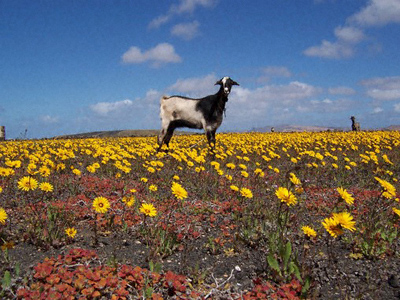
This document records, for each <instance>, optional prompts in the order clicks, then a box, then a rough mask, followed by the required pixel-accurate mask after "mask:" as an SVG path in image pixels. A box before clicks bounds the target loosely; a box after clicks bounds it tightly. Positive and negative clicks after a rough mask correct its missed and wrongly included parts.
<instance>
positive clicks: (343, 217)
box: [333, 211, 356, 231]
mask: <svg viewBox="0 0 400 300" xmlns="http://www.w3.org/2000/svg"><path fill="white" fill-rule="evenodd" d="M333 219H335V220H336V221H337V222H339V224H340V226H341V227H342V228H345V229H347V230H350V231H354V230H356V227H355V225H356V222H355V221H353V216H352V215H350V213H348V212H346V211H345V212H341V213H333Z"/></svg>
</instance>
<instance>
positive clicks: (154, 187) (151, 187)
mask: <svg viewBox="0 0 400 300" xmlns="http://www.w3.org/2000/svg"><path fill="white" fill-rule="evenodd" d="M149 190H150V191H152V192H156V191H157V186H156V185H155V184H152V185H150V186H149Z"/></svg>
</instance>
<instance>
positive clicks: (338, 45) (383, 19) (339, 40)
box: [303, 0, 400, 59]
mask: <svg viewBox="0 0 400 300" xmlns="http://www.w3.org/2000/svg"><path fill="white" fill-rule="evenodd" d="M390 23H400V1H399V0H369V1H368V3H367V5H366V6H365V7H363V8H362V9H361V10H360V11H359V12H357V13H355V14H354V15H352V16H350V17H348V18H347V20H346V25H345V26H338V27H336V28H335V30H334V34H335V37H336V40H335V41H334V42H330V41H327V40H323V41H322V42H321V44H320V45H319V46H312V47H309V48H307V49H306V50H304V51H303V54H305V55H307V56H316V57H323V58H331V59H341V58H349V57H352V56H353V55H354V53H355V47H356V46H357V45H358V44H360V42H361V41H363V40H365V39H366V35H365V33H364V30H365V29H366V28H368V27H376V26H384V25H387V24H390ZM374 47H375V49H372V50H375V52H376V50H378V49H377V48H376V47H377V46H376V45H375V46H374Z"/></svg>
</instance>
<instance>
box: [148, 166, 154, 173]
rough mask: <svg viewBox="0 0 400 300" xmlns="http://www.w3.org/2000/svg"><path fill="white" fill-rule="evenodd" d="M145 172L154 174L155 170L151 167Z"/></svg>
mask: <svg viewBox="0 0 400 300" xmlns="http://www.w3.org/2000/svg"><path fill="white" fill-rule="evenodd" d="M147 171H148V172H150V173H154V172H155V171H156V170H155V169H154V168H153V167H148V168H147Z"/></svg>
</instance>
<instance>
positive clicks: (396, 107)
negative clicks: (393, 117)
mask: <svg viewBox="0 0 400 300" xmlns="http://www.w3.org/2000/svg"><path fill="white" fill-rule="evenodd" d="M393 108H394V111H395V112H398V113H400V103H396V104H395V105H393Z"/></svg>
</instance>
